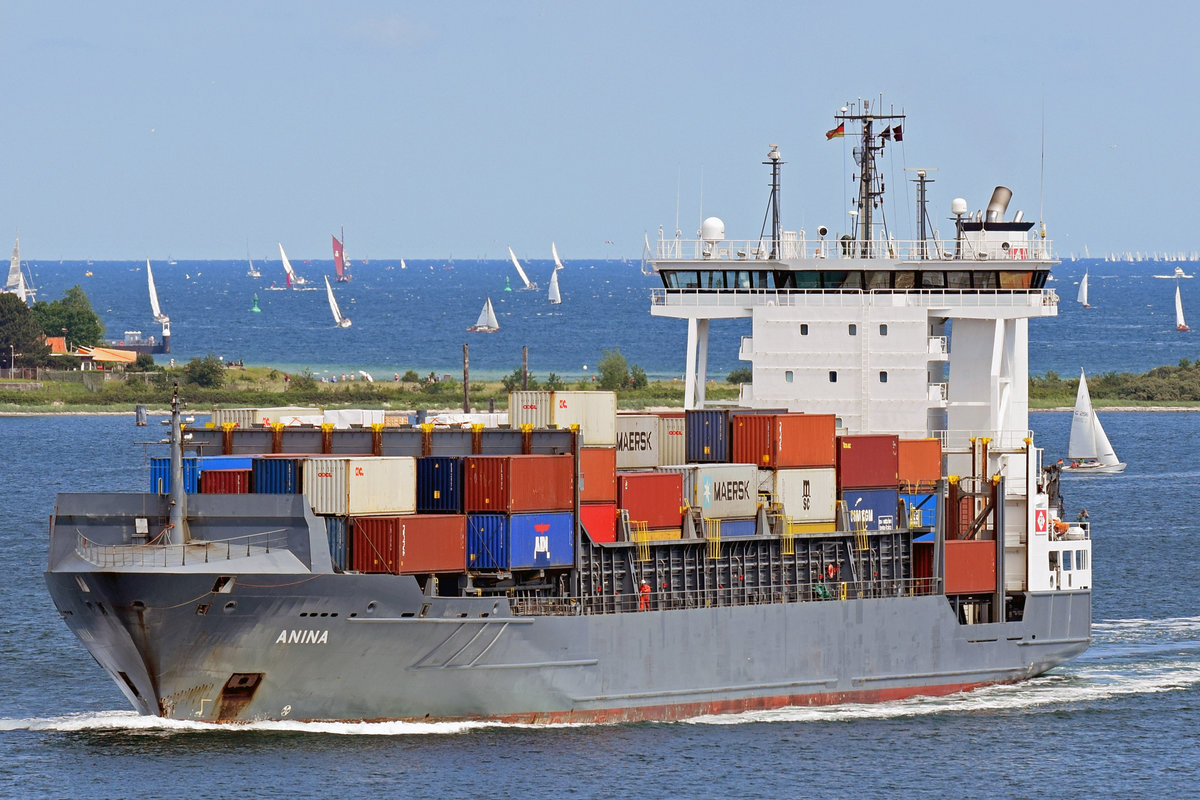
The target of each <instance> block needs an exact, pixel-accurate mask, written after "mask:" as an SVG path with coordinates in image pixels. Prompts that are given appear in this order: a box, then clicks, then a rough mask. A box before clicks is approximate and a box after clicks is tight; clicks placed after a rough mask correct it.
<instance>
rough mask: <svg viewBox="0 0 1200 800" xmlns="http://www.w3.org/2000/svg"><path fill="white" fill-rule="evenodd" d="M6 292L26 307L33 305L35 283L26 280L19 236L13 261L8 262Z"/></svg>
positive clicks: (14, 246)
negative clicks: (22, 267)
mask: <svg viewBox="0 0 1200 800" xmlns="http://www.w3.org/2000/svg"><path fill="white" fill-rule="evenodd" d="M4 291H5V292H8V293H10V294H15V295H16V296H17V297H19V298H20V299H21V302H22V303H24V304H26V305H29V306H31V305H33V296H34V294H35V292H34V290H33V283H32V281H27V280H25V272H24V271H23V270H22V269H21V237H19V236H18V237H17V241H16V243H15V244H14V245H13V251H12V259H11V260H10V261H9V262H8V281H6V282H5V284H4Z"/></svg>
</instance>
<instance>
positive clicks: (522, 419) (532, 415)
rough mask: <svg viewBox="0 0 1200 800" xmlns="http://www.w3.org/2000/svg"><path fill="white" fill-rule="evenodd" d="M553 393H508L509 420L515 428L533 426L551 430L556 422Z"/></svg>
mask: <svg viewBox="0 0 1200 800" xmlns="http://www.w3.org/2000/svg"><path fill="white" fill-rule="evenodd" d="M553 395H554V393H553V392H538V391H521V392H509V393H508V420H509V425H511V426H512V427H513V428H520V427H521V426H522V425H532V426H533V427H535V428H549V427H550V425H551V424H552V423H553V421H554V417H553V410H554V404H553V402H552V398H553Z"/></svg>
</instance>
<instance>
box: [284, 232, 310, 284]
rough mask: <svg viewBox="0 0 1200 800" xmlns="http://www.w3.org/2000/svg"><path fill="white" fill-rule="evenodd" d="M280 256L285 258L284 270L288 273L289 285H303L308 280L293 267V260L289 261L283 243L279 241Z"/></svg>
mask: <svg viewBox="0 0 1200 800" xmlns="http://www.w3.org/2000/svg"><path fill="white" fill-rule="evenodd" d="M279 257H280V258H282V259H283V271H284V272H286V273H287V285H288V286H303V285H304V284H306V283H308V281H306V280H304V278H301V277H300V276H299V275H297V274H296V270H294V269H292V262H290V261H288V257H287V253H285V252H283V243H282V242H280V243H279Z"/></svg>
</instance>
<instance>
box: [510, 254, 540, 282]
mask: <svg viewBox="0 0 1200 800" xmlns="http://www.w3.org/2000/svg"><path fill="white" fill-rule="evenodd" d="M508 257H509V258H511V259H512V263H513V266H514V267H516V268H517V274H518V275H520V276H521V282H522V283H524V284H525V288H526V289H536V288H537V284H536V283H532V282H531V281H530V280H529V276H528V275H526V274H525V270H524V269H523V268H522V267H521V262H520V261H517V254H516V253H514V252H513V249H512V248H511V247H510V248H508Z"/></svg>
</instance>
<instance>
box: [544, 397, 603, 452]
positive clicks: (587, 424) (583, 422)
mask: <svg viewBox="0 0 1200 800" xmlns="http://www.w3.org/2000/svg"><path fill="white" fill-rule="evenodd" d="M551 402H552V405H553V410H552V411H551V412H550V413H551V422H552V423H553V424H554V425H555V426H557V427H559V428H569V427H571V426H572V425H578V426H579V430H580V432H581V433H582V434H583V443H584V444H586V445H602V446H607V447H615V446H616V444H617V393H616V392H554V395H553V397H552V398H551Z"/></svg>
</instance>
